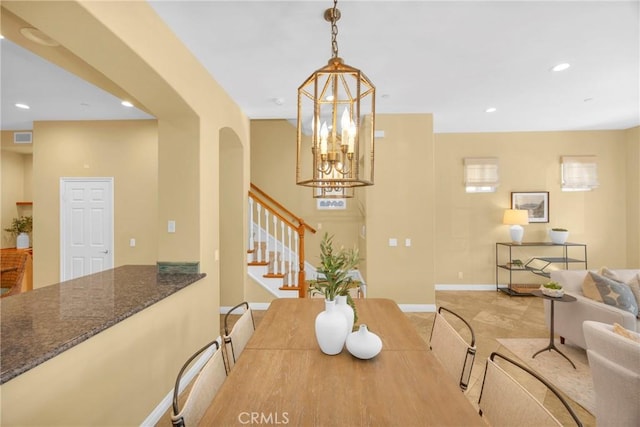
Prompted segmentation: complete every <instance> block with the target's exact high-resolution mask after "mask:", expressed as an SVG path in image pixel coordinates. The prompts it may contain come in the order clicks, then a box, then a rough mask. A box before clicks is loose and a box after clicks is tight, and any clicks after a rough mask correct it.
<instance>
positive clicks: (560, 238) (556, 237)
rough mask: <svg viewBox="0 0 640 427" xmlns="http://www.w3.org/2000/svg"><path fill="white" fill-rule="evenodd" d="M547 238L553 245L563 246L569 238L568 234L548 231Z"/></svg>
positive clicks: (566, 232)
mask: <svg viewBox="0 0 640 427" xmlns="http://www.w3.org/2000/svg"><path fill="white" fill-rule="evenodd" d="M549 238H550V239H551V242H552V243H553V244H555V245H564V243H565V242H566V241H567V239H568V238H569V232H568V231H556V230H549Z"/></svg>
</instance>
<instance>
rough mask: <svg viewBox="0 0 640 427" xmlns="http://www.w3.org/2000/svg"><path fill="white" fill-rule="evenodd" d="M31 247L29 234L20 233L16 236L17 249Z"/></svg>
mask: <svg viewBox="0 0 640 427" xmlns="http://www.w3.org/2000/svg"><path fill="white" fill-rule="evenodd" d="M28 247H29V235H28V234H27V233H20V234H18V237H17V238H16V249H27V248H28Z"/></svg>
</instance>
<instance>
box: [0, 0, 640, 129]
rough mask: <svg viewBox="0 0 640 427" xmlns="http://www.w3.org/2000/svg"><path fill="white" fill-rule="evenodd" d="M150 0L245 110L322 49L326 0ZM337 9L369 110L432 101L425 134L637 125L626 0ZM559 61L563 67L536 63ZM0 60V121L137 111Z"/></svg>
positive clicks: (279, 101) (342, 48)
mask: <svg viewBox="0 0 640 427" xmlns="http://www.w3.org/2000/svg"><path fill="white" fill-rule="evenodd" d="M150 4H151V5H152V7H153V8H154V9H155V10H156V11H157V12H158V14H159V15H160V16H161V17H162V19H164V20H165V21H166V22H167V24H168V25H169V27H170V28H171V29H172V30H173V31H174V32H175V33H176V35H177V36H178V37H179V38H180V39H181V40H182V41H183V42H184V43H185V45H186V46H187V47H188V48H189V49H190V50H191V51H192V52H193V53H194V55H195V56H196V57H197V58H198V59H199V60H200V61H201V62H202V63H203V65H204V66H205V67H206V68H207V69H208V70H209V72H210V73H211V74H212V75H213V76H214V78H215V79H216V80H217V81H218V82H219V83H220V84H221V85H222V86H223V87H224V88H225V89H226V90H227V92H228V93H229V94H230V96H231V97H232V98H233V99H234V100H235V101H236V102H237V103H238V104H239V105H240V107H241V108H242V109H243V110H244V112H245V113H246V114H247V115H248V116H249V117H250V118H252V119H262V118H285V119H292V118H295V116H296V104H297V99H296V97H297V88H298V86H299V85H300V84H301V83H302V82H303V81H304V80H305V79H306V78H307V77H308V76H309V75H310V74H311V73H312V72H313V71H314V70H316V69H317V68H320V67H321V66H323V65H325V64H326V62H327V60H328V59H329V57H330V56H331V45H330V24H329V23H327V22H326V21H324V19H323V17H322V15H323V12H324V10H325V9H327V8H329V7H331V6H332V2H331V1H329V0H324V1H288V2H286V1H268V0H263V1H254V2H249V1H186V0H183V1H150ZM338 8H339V9H340V10H341V11H342V18H341V19H340V21H339V22H338V29H339V34H338V45H339V53H340V56H341V57H342V58H344V61H345V62H346V63H347V64H349V65H351V66H355V67H357V68H360V69H361V70H362V71H363V72H365V74H366V75H367V76H368V77H369V78H370V79H371V80H372V81H373V83H374V84H375V85H376V88H377V97H376V111H377V113H378V114H381V113H433V114H434V127H435V131H436V132H504V131H542V130H591V129H626V128H630V127H633V126H638V125H639V124H640V111H639V106H640V84H639V80H640V66H639V58H640V32H639V28H640V25H639V22H640V8H639V2H638V1H630V2H621V1H567V2H565V1H547V2H540V1H522V0H520V1H495V2H485V1H466V2H462V1H440V2H436V1H355V0H352V1H346V0H342V1H340V2H339V4H338ZM152 36H153V35H152V34H150V35H149V37H150V38H151V37H152ZM561 62H568V63H570V64H571V67H570V68H569V69H568V70H566V71H563V72H552V71H550V69H551V67H553V66H554V65H556V64H558V63H561ZM1 72H2V74H1V77H2V106H1V107H2V111H1V113H2V117H1V119H2V129H29V128H30V127H31V124H30V123H31V121H32V120H66V119H68V120H72V119H73V120H77V119H94V118H103V119H113V118H130V119H133V118H145V117H148V116H147V115H146V114H145V113H143V112H141V111H138V110H135V109H124V108H123V107H122V106H120V104H119V100H117V99H115V98H114V97H113V96H111V95H109V94H106V93H105V92H103V91H101V90H100V89H97V88H95V87H93V86H91V85H89V84H87V83H84V82H82V81H80V80H78V79H76V78H74V77H73V76H72V75H70V74H69V73H67V72H65V71H62V70H60V69H57V67H55V66H53V65H51V64H49V63H47V62H46V61H43V60H42V59H40V58H38V57H35V56H34V55H32V54H29V53H26V52H25V51H24V50H22V49H20V48H18V47H17V46H16V45H13V44H12V43H11V42H8V41H7V40H3V41H2V69H1ZM15 102H25V103H28V104H30V105H32V109H31V110H28V111H26V112H25V111H23V110H16V109H15V108H14V107H13V104H14V103H15ZM84 104H88V106H87V105H84ZM489 107H495V108H496V109H497V111H496V112H494V113H486V112H485V110H486V109H487V108H489ZM27 124H28V126H27Z"/></svg>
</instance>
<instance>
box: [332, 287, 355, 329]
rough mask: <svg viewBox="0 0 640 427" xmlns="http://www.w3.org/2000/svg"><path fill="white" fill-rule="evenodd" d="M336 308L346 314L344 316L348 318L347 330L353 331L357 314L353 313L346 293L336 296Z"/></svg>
mask: <svg viewBox="0 0 640 427" xmlns="http://www.w3.org/2000/svg"><path fill="white" fill-rule="evenodd" d="M336 309H337V310H338V311H339V312H341V313H342V314H344V317H345V318H346V319H347V331H348V332H349V333H351V331H353V322H354V321H355V316H354V314H353V308H352V307H351V306H350V305H349V304H348V303H347V296H346V295H338V296H337V297H336Z"/></svg>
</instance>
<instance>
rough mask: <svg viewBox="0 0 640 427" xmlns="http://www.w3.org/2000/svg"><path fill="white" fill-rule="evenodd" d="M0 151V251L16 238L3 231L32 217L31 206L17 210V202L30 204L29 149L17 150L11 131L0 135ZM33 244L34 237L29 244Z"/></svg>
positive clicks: (31, 157)
mask: <svg viewBox="0 0 640 427" xmlns="http://www.w3.org/2000/svg"><path fill="white" fill-rule="evenodd" d="M1 137H2V149H0V163H1V165H0V171H1V177H0V187H1V191H0V193H1V195H0V229H1V231H0V237H1V238H0V247H2V248H12V247H15V246H16V241H15V237H14V236H13V235H12V234H10V233H8V232H6V231H4V229H5V228H7V227H9V226H11V221H12V220H13V218H16V217H19V216H29V215H32V213H33V212H32V206H24V205H20V206H17V205H16V202H30V201H32V200H33V198H32V191H31V189H32V182H31V181H32V178H31V177H32V173H33V167H32V159H33V156H32V155H31V153H30V147H28V149H27V148H25V147H23V146H16V144H14V143H13V131H2V132H1ZM31 243H33V236H32V241H31Z"/></svg>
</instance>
